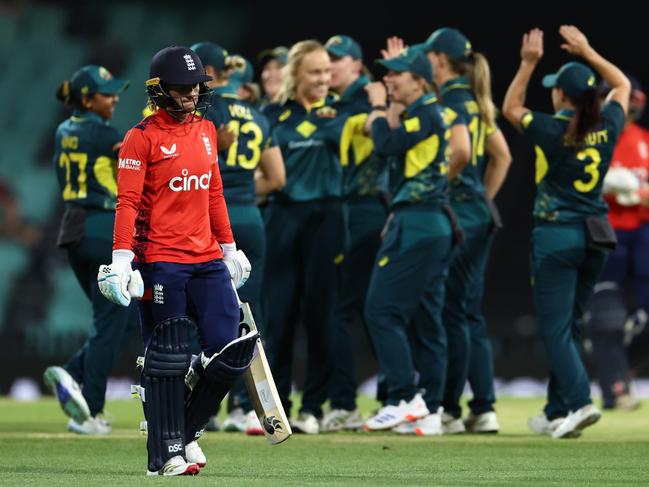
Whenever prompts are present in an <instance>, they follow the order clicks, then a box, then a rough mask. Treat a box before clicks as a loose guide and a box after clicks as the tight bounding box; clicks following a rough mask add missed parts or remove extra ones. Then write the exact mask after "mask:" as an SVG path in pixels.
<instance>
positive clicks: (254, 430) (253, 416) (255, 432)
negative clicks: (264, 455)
mask: <svg viewBox="0 0 649 487" xmlns="http://www.w3.org/2000/svg"><path fill="white" fill-rule="evenodd" d="M246 434H247V435H248V436H261V435H263V434H264V428H262V427H261V423H260V422H259V418H258V417H257V413H256V412H255V410H254V409H251V410H250V411H248V413H247V414H246Z"/></svg>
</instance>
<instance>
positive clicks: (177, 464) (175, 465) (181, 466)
mask: <svg viewBox="0 0 649 487" xmlns="http://www.w3.org/2000/svg"><path fill="white" fill-rule="evenodd" d="M199 471H200V468H199V466H198V465H196V464H195V463H190V462H186V461H185V459H184V458H183V457H182V456H181V455H176V456H175V457H171V458H170V459H169V460H167V461H166V463H165V464H164V465H163V466H162V468H161V469H160V470H158V471H157V472H152V471H151V470H147V472H146V474H147V476H148V477H151V476H154V475H164V476H165V477H174V476H176V475H197V474H198V472H199Z"/></svg>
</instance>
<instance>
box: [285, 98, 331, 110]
mask: <svg viewBox="0 0 649 487" xmlns="http://www.w3.org/2000/svg"><path fill="white" fill-rule="evenodd" d="M289 101H290V102H291V103H293V104H294V105H297V106H299V107H302V109H304V111H306V112H307V113H311V111H312V110H313V109H314V108H322V107H323V106H325V105H326V103H327V99H326V98H321V99H320V100H318V101H317V102H315V103H312V104H311V105H309V106H308V107H307V108H304V105H302V104H301V103H300V102H299V101H297V100H296V99H295V98H293V97H291V98H289Z"/></svg>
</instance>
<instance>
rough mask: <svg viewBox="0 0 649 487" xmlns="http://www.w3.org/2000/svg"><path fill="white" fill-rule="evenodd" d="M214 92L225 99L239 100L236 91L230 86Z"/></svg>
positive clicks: (217, 88) (215, 89) (218, 87)
mask: <svg viewBox="0 0 649 487" xmlns="http://www.w3.org/2000/svg"><path fill="white" fill-rule="evenodd" d="M212 92H214V93H216V94H217V95H219V96H222V97H223V98H236V99H237V100H238V99H239V97H238V96H237V93H236V90H233V89H232V87H231V86H230V85H225V86H217V87H216V88H214V89H212Z"/></svg>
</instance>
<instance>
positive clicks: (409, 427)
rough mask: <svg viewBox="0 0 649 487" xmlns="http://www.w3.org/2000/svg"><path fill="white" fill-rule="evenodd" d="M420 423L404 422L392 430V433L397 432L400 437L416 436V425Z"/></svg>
mask: <svg viewBox="0 0 649 487" xmlns="http://www.w3.org/2000/svg"><path fill="white" fill-rule="evenodd" d="M418 422H419V421H414V422H410V421H404V422H403V423H401V424H398V425H396V426H395V427H394V428H392V431H393V432H395V433H396V434H398V435H414V434H415V425H416V424H417V423H418Z"/></svg>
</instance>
